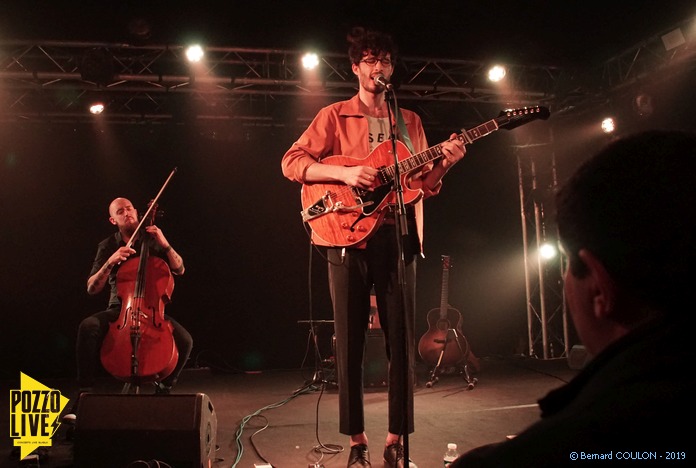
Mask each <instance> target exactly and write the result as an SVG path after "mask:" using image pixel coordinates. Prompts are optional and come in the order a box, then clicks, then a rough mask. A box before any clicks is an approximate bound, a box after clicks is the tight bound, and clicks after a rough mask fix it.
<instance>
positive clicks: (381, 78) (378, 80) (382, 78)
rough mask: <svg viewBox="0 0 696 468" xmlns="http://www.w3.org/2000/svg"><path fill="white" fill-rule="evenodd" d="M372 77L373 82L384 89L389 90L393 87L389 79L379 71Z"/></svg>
mask: <svg viewBox="0 0 696 468" xmlns="http://www.w3.org/2000/svg"><path fill="white" fill-rule="evenodd" d="M373 79H374V81H375V83H377V84H378V85H380V86H382V87H384V88H386V89H389V90H391V89H392V88H393V86H392V84H391V83H390V82H389V80H387V78H386V77H385V76H384V75H383V74H381V73H379V74H377V75H375V77H374V78H373Z"/></svg>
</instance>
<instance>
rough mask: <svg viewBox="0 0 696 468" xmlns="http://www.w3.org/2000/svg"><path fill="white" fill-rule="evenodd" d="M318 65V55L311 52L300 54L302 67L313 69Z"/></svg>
mask: <svg viewBox="0 0 696 468" xmlns="http://www.w3.org/2000/svg"><path fill="white" fill-rule="evenodd" d="M318 66H319V56H318V55H317V54H315V53H313V52H308V53H306V54H304V55H303V56H302V67H303V68H304V69H305V70H314V69H315V68H317V67H318Z"/></svg>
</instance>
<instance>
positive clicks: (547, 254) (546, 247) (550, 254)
mask: <svg viewBox="0 0 696 468" xmlns="http://www.w3.org/2000/svg"><path fill="white" fill-rule="evenodd" d="M557 254H558V251H557V250H556V247H555V246H554V245H553V244H551V243H548V242H547V243H544V244H542V245H541V246H540V247H539V255H540V256H541V258H543V259H544V260H551V259H552V258H555V257H556V255H557Z"/></svg>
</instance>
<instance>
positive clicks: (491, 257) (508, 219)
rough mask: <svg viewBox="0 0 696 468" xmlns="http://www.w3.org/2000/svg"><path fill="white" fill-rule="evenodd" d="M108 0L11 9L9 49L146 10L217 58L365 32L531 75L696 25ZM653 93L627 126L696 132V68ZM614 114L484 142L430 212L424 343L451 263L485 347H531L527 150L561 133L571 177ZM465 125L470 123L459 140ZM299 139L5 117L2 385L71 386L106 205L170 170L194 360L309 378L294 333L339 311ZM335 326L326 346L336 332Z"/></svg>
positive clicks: (422, 295) (398, 6)
mask: <svg viewBox="0 0 696 468" xmlns="http://www.w3.org/2000/svg"><path fill="white" fill-rule="evenodd" d="M92 3H97V2H69V3H67V2H38V1H35V2H32V1H24V2H21V3H20V2H3V10H4V12H3V14H2V15H0V16H1V17H0V40H2V39H20V38H40V39H51V40H89V41H98V40H109V41H111V40H122V41H128V40H129V39H130V38H129V36H128V34H127V32H125V31H126V29H127V28H126V25H127V23H128V19H129V18H131V17H132V16H133V15H136V14H137V15H145V16H147V17H148V18H149V19H150V21H151V22H152V24H153V25H154V27H153V32H152V35H153V39H158V40H159V41H164V42H167V41H171V42H178V43H181V42H184V41H186V40H187V39H188V38H190V37H193V36H196V37H204V38H207V39H208V40H209V41H211V42H215V43H217V45H229V46H245V47H247V46H248V47H251V46H257V47H277V48H299V47H302V46H303V45H305V43H307V42H314V41H316V42H320V43H322V44H323V45H324V46H325V47H328V48H330V49H332V50H334V51H338V52H341V51H344V50H345V43H344V37H345V33H346V31H347V30H348V28H349V27H350V26H352V25H355V24H363V25H368V26H377V27H382V28H384V29H387V30H390V31H391V32H392V33H393V34H394V35H395V37H396V39H397V41H398V42H399V44H400V47H401V49H402V52H403V53H404V54H406V53H408V54H409V55H430V56H436V57H452V58H457V59H466V58H471V59H483V58H485V57H486V55H487V54H494V53H495V54H501V55H507V56H508V57H510V58H511V59H514V60H515V61H517V62H518V63H519V62H524V61H529V62H530V63H540V64H549V65H558V66H568V67H578V68H581V67H583V66H585V64H591V63H601V61H602V60H606V59H607V58H609V57H611V56H613V54H616V53H618V52H620V51H621V50H623V49H625V48H626V47H629V46H631V45H634V44H636V43H638V42H639V41H641V40H642V39H643V38H646V37H648V36H650V35H651V34H655V33H657V32H659V31H662V30H663V28H665V27H667V26H669V25H670V24H673V23H676V22H678V21H681V20H683V19H684V18H686V17H688V15H693V14H694V13H696V9H695V8H693V2H668V3H664V2H640V4H639V5H635V4H634V2H611V4H610V5H609V7H608V10H607V11H606V12H602V11H601V10H598V9H597V8H594V7H589V6H588V7H586V8H581V7H569V6H567V3H568V2H544V1H531V2H396V1H391V2H389V1H386V2H367V1H363V2H323V3H321V4H319V3H318V2H302V3H301V5H300V3H299V2H281V1H279V2H253V3H254V4H255V6H254V7H248V6H243V5H246V4H247V3H248V2H234V1H233V2H225V3H222V2H196V4H195V5H193V6H188V7H184V6H180V5H177V3H178V2H119V3H118V5H117V6H106V5H104V4H102V3H103V2H98V3H99V6H95V5H92ZM143 3H147V6H146V7H145V6H143V5H141V4H143ZM295 3H297V5H295ZM290 4H292V5H291V6H290ZM520 4H522V5H520ZM560 4H564V7H563V9H562V8H561V7H560ZM426 5H427V6H426ZM310 38H312V40H310ZM650 91H651V93H652V95H653V96H654V103H655V112H654V113H653V114H652V115H650V116H649V117H643V118H641V117H638V116H636V115H635V114H631V105H630V99H629V98H626V99H625V100H624V101H622V102H623V108H620V106H619V107H617V109H616V110H619V111H624V112H625V114H624V115H625V117H624V119H623V124H624V126H623V129H622V131H623V132H629V131H635V130H639V129H641V128H658V127H661V128H684V129H694V128H695V124H694V119H693V118H692V117H691V116H692V113H693V111H692V107H693V104H694V103H696V99H695V98H696V96H694V86H693V71H691V73H690V74H687V76H686V77H684V76H681V77H680V78H679V79H674V80H662V81H661V82H660V83H659V84H658V85H654V86H653V87H652V88H651V89H650ZM0 111H1V109H0ZM600 116H601V114H600V112H599V110H598V111H597V112H596V113H595V112H589V113H587V112H586V113H584V114H582V115H578V116H577V117H573V116H571V117H570V118H568V117H567V116H566V118H563V119H560V118H559V119H555V118H554V116H552V118H551V119H549V120H548V121H546V122H534V123H532V124H529V125H527V126H524V127H520V128H518V129H515V130H513V131H510V132H507V131H500V132H497V133H495V134H493V135H491V136H489V137H487V138H485V139H482V140H480V141H477V142H476V143H475V144H473V145H471V146H470V147H469V148H468V154H467V156H466V158H465V159H464V160H463V161H462V162H461V163H460V164H458V165H457V166H456V167H455V168H454V169H453V170H452V171H451V172H450V173H449V174H448V176H447V178H446V179H445V186H444V188H443V190H442V193H441V194H440V195H439V196H438V197H436V198H432V199H429V200H427V201H426V233H425V248H426V257H425V258H424V259H422V260H421V261H420V262H419V267H418V268H419V270H418V275H419V278H418V311H417V317H418V318H417V322H418V327H419V330H418V332H419V334H422V333H423V332H425V331H426V330H427V323H426V314H427V312H428V311H429V310H430V309H433V308H437V307H439V304H440V294H441V272H442V270H441V267H442V265H441V260H440V256H441V255H450V256H451V258H452V262H453V264H452V269H451V271H450V290H449V303H450V304H451V305H452V307H454V308H456V309H458V310H459V311H460V312H461V314H462V317H463V325H462V328H463V331H464V333H465V334H466V336H467V337H468V338H469V341H470V342H471V345H472V348H473V350H474V352H475V353H476V354H478V355H479V356H487V355H511V354H517V353H520V352H524V351H526V336H527V335H526V333H527V329H526V327H527V318H526V298H525V289H524V265H523V261H522V249H523V242H522V222H521V218H520V193H519V182H518V164H517V159H516V152H515V147H516V145H519V144H521V143H524V142H528V141H532V140H535V139H538V138H542V139H546V138H550V135H552V143H553V144H552V146H550V147H549V148H550V152H549V151H548V150H546V152H545V154H544V155H543V156H544V157H548V156H549V154H552V155H553V156H554V158H555V160H556V164H557V169H558V175H559V179H560V180H562V179H564V178H565V177H567V175H568V174H569V173H570V172H571V171H572V169H573V168H574V167H576V166H577V164H579V163H580V162H581V161H582V160H583V159H584V158H585V157H587V156H588V155H590V154H591V153H592V152H593V151H595V150H596V149H597V148H598V147H599V146H600V145H601V144H603V143H604V142H606V141H607V140H608V138H609V137H606V136H603V135H600V134H598V133H596V132H595V133H590V132H588V131H587V128H588V127H589V126H590V125H594V123H595V122H596V121H597V120H598V118H599V117H600ZM493 117H494V116H488V117H487V118H493ZM424 125H425V128H426V132H427V134H428V138H429V141H430V143H431V144H435V143H436V142H438V141H442V140H444V139H445V138H447V137H448V133H449V132H444V131H443V130H442V129H441V128H440V127H438V128H435V127H430V126H429V122H428V120H427V116H424ZM458 125H459V124H458V122H457V121H456V115H455V116H453V122H452V131H456V130H458ZM539 135H542V136H541V137H540V136H539ZM298 136H299V130H298V129H297V128H289V127H285V128H282V127H278V128H275V127H272V126H269V127H258V128H256V129H253V130H247V131H245V132H230V133H229V134H224V135H220V134H217V133H212V132H204V131H201V129H200V128H199V127H193V126H188V125H186V124H185V123H175V122H172V123H169V124H163V125H158V126H156V127H153V126H143V125H118V126H114V127H112V128H107V129H97V128H95V127H92V126H91V125H86V124H76V125H69V124H65V123H63V124H60V125H55V124H48V123H46V124H36V123H26V122H21V121H14V122H12V121H7V120H3V121H2V123H0V229H1V231H0V265H2V267H1V268H0V288H1V289H0V311H1V313H2V320H3V323H2V325H0V330H1V332H0V333H2V347H3V348H2V354H1V355H2V360H3V361H4V362H3V363H2V366H1V368H2V376H3V377H7V378H15V377H16V375H17V372H18V371H20V370H21V371H23V372H25V373H28V374H30V375H32V376H33V377H35V378H40V377H42V376H73V375H74V372H75V370H74V367H75V366H74V340H75V334H76V330H77V326H78V324H79V322H80V320H81V319H82V318H84V317H85V316H87V315H89V314H91V313H93V312H96V311H98V310H101V309H103V308H104V306H105V305H106V302H107V296H106V295H103V296H98V297H91V296H88V295H87V294H86V279H87V275H88V273H89V270H90V267H91V263H92V260H93V257H94V254H95V252H96V245H97V243H98V242H99V241H100V240H101V239H103V238H105V237H106V236H108V235H109V234H110V233H111V232H113V226H111V224H110V223H109V222H108V212H107V207H108V205H109V203H110V201H111V200H112V199H113V198H115V197H117V196H125V197H127V198H129V199H130V200H131V201H133V202H134V203H135V204H136V205H137V207H138V208H139V210H140V211H141V213H143V212H144V211H145V207H146V204H147V202H148V201H149V200H150V199H151V198H153V197H154V196H155V195H156V194H157V192H158V191H159V189H160V187H161V186H162V184H163V183H164V181H165V179H166V178H167V176H168V175H169V173H170V171H171V170H172V169H173V168H174V167H177V168H178V171H177V173H176V175H175V176H174V178H173V179H172V181H171V183H170V184H169V186H168V188H167V189H166V191H165V193H164V194H163V196H162V199H161V201H160V205H161V207H162V208H163V209H164V211H165V216H164V218H162V219H161V220H160V221H158V225H159V226H160V227H161V228H162V229H163V231H164V233H165V235H166V236H167V238H168V239H169V240H170V241H171V243H172V245H174V246H175V247H176V249H177V251H178V252H179V253H180V254H181V255H182V256H183V258H184V260H185V263H186V274H185V275H184V276H183V277H181V278H177V279H176V286H175V290H174V294H173V298H172V299H173V302H172V303H171V304H170V305H168V306H167V308H166V311H167V313H170V314H171V315H173V316H174V317H176V318H177V319H178V320H179V321H180V322H181V323H182V324H184V325H185V326H186V327H187V328H188V329H189V331H190V332H191V333H192V335H193V337H194V343H195V347H194V352H193V354H192V362H191V365H196V364H201V365H212V366H214V367H215V368H218V369H221V370H226V371H240V370H242V371H254V370H263V369H270V368H295V367H298V366H300V365H302V363H303V357H304V355H305V351H306V347H307V338H308V326H307V324H305V323H298V321H302V320H307V319H310V318H314V319H327V320H328V319H331V307H330V301H329V298H328V292H327V285H326V267H325V263H324V261H323V260H322V259H321V257H320V255H319V254H320V253H321V251H317V250H313V249H311V248H310V245H309V242H308V237H307V234H306V232H305V230H304V227H303V225H302V223H301V219H300V214H299V211H300V209H301V205H300V194H299V191H300V186H299V185H298V184H295V183H292V182H290V181H288V180H286V179H284V178H283V176H282V174H281V171H280V159H281V157H282V155H283V153H284V152H285V151H286V150H287V148H288V147H289V146H290V145H291V144H292V142H293V141H294V140H295V139H296V138H297V137H298ZM542 167H546V166H543V165H542ZM105 294H106V293H105ZM319 331H320V335H319V337H320V339H321V346H322V347H324V349H326V348H327V347H328V344H329V342H330V335H331V330H330V328H325V329H320V330H319ZM308 364H309V365H312V364H313V362H312V359H310V361H309V363H308Z"/></svg>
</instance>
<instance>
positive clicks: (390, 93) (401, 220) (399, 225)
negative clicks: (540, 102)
mask: <svg viewBox="0 0 696 468" xmlns="http://www.w3.org/2000/svg"><path fill="white" fill-rule="evenodd" d="M385 99H386V101H387V117H388V119H389V123H390V125H389V139H390V140H391V143H392V155H393V156H394V183H393V189H392V190H393V191H394V194H395V195H396V205H397V209H396V245H397V252H398V255H399V260H398V280H399V291H400V292H401V312H402V313H401V317H402V321H401V326H402V332H403V342H402V350H403V366H404V371H405V372H404V376H403V381H402V386H403V392H404V398H403V403H404V404H403V422H402V428H403V434H402V438H403V446H404V466H405V467H408V466H410V458H409V442H408V428H409V416H408V409H409V398H408V396H409V385H410V379H409V377H410V375H411V360H410V354H409V347H408V327H407V326H406V320H407V319H408V317H407V316H406V302H407V301H406V262H405V258H404V239H405V238H406V236H408V219H407V215H406V205H405V203H404V192H403V186H402V185H401V172H400V170H399V157H398V154H397V148H396V134H397V132H396V127H397V120H396V119H398V116H399V113H398V103H397V102H396V96H395V93H394V90H393V87H392V86H391V85H387V86H385ZM392 101H393V102H394V112H392V106H391V102H392Z"/></svg>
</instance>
